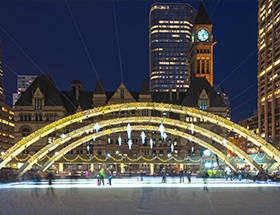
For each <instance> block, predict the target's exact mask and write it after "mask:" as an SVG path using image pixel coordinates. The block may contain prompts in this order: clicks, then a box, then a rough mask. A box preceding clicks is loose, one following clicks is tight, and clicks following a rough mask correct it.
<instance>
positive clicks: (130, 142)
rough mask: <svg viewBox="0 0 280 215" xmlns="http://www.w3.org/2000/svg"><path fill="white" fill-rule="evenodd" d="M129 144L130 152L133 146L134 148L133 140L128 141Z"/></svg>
mask: <svg viewBox="0 0 280 215" xmlns="http://www.w3.org/2000/svg"><path fill="white" fill-rule="evenodd" d="M127 144H128V148H129V150H131V146H132V144H133V142H132V141H131V139H129V140H128V142H127Z"/></svg>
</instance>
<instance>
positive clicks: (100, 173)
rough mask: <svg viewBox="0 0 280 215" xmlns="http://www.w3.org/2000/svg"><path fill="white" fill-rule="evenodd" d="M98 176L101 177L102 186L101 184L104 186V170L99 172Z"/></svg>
mask: <svg viewBox="0 0 280 215" xmlns="http://www.w3.org/2000/svg"><path fill="white" fill-rule="evenodd" d="M98 176H99V181H100V185H101V184H103V185H104V177H105V174H104V169H103V168H101V170H100V171H99V173H98Z"/></svg>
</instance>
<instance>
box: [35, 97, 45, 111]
mask: <svg viewBox="0 0 280 215" xmlns="http://www.w3.org/2000/svg"><path fill="white" fill-rule="evenodd" d="M34 104H35V109H37V110H40V109H42V105H43V101H42V99H35V101H34Z"/></svg>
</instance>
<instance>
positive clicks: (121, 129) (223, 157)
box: [41, 125, 238, 171]
mask: <svg viewBox="0 0 280 215" xmlns="http://www.w3.org/2000/svg"><path fill="white" fill-rule="evenodd" d="M131 128H132V130H145V131H147V130H148V131H157V130H158V127H157V126H151V125H150V126H145V125H137V126H134V125H133V126H131ZM126 129H127V126H123V127H117V128H112V129H107V130H103V131H100V132H98V133H96V134H95V136H96V138H99V137H102V136H104V135H110V134H113V133H118V132H124V131H126ZM165 132H166V133H169V134H172V135H176V136H180V137H182V138H185V139H188V138H189V137H190V136H191V135H190V134H186V133H185V132H182V131H178V130H174V129H170V128H165ZM192 138H193V139H192V140H193V142H195V143H197V144H199V145H201V146H203V147H205V148H207V149H209V150H210V151H211V152H213V153H215V154H216V155H217V156H218V157H219V158H220V159H221V160H222V161H223V162H225V163H227V164H228V165H229V166H230V168H232V169H233V170H234V171H238V169H237V167H236V165H235V164H234V163H233V162H232V161H231V160H230V159H229V158H228V157H227V156H226V155H224V154H223V153H222V152H221V151H219V150H218V149H217V148H215V147H214V146H212V145H210V144H209V143H206V142H205V141H203V140H200V139H198V138H196V137H193V136H192ZM91 139H92V134H91V135H88V136H85V137H83V138H81V139H79V140H77V141H75V142H73V143H71V144H70V145H68V146H66V147H64V148H63V149H61V150H60V151H59V152H58V153H57V154H55V155H53V156H52V157H51V158H50V159H49V160H48V161H47V162H46V163H44V164H43V165H42V167H41V170H42V171H46V169H48V168H49V167H50V165H52V164H53V162H55V161H56V160H57V159H59V158H60V157H62V156H63V155H65V154H66V153H67V152H69V151H71V150H72V149H74V148H76V147H78V146H79V145H81V144H83V143H85V142H87V141H89V140H91ZM132 147H133V146H132Z"/></svg>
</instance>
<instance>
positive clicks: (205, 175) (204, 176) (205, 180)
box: [202, 170, 209, 191]
mask: <svg viewBox="0 0 280 215" xmlns="http://www.w3.org/2000/svg"><path fill="white" fill-rule="evenodd" d="M202 177H203V183H204V186H203V190H206V191H208V187H207V178H208V177H209V174H208V172H207V170H205V171H204V172H203V176H202Z"/></svg>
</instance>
